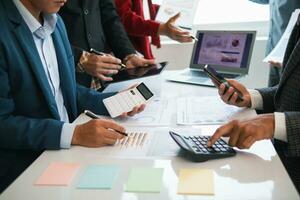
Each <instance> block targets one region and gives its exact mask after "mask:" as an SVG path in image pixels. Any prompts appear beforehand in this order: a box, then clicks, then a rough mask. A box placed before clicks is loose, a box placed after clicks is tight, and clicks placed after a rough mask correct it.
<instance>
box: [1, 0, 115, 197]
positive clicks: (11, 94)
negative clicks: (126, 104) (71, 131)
mask: <svg viewBox="0 0 300 200" xmlns="http://www.w3.org/2000/svg"><path fill="white" fill-rule="evenodd" d="M0 26H1V28H0V192H1V184H2V188H3V187H5V186H3V185H5V184H6V185H7V184H8V183H9V182H11V181H12V180H13V179H14V178H15V177H16V176H18V175H19V173H20V172H21V171H23V170H24V169H25V168H26V167H27V166H28V165H29V164H30V163H31V162H32V161H33V160H34V159H36V158H37V156H38V155H39V154H40V153H41V151H43V150H45V149H50V150H51V149H60V137H61V129H62V125H63V122H61V121H60V117H59V114H58V110H57V106H56V102H55V99H54V96H53V95H52V92H51V89H50V86H49V84H48V80H47V77H46V75H45V72H44V69H43V66H42V62H41V60H40V57H39V54H38V51H37V48H36V46H35V43H34V40H33V37H32V34H31V32H30V30H29V28H28V27H27V25H26V23H25V22H24V20H23V18H22V17H21V15H20V14H19V12H18V10H17V8H16V7H15V5H14V3H13V2H12V1H7V0H0ZM52 37H53V41H54V45H55V49H56V54H57V60H58V66H59V74H60V82H61V89H62V93H63V97H64V103H65V107H66V109H67V112H68V116H69V119H70V121H73V120H74V119H75V118H76V117H77V116H78V114H79V113H81V112H82V111H83V110H84V109H90V110H93V111H94V112H96V113H98V114H107V110H106V109H105V107H104V105H103V103H102V100H103V98H106V97H108V96H111V95H112V94H111V93H110V94H101V93H97V92H95V91H92V90H90V89H87V88H85V87H82V86H79V85H76V81H75V72H74V69H75V67H74V57H73V55H72V50H71V47H70V44H69V40H68V37H67V33H66V29H65V26H64V23H63V21H62V19H61V18H60V17H58V22H57V25H56V29H55V31H54V33H53V34H52ZM5 179H10V180H7V181H6V183H3V182H5V181H3V180H5Z"/></svg>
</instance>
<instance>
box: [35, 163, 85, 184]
mask: <svg viewBox="0 0 300 200" xmlns="http://www.w3.org/2000/svg"><path fill="white" fill-rule="evenodd" d="M79 167H80V165H79V164H74V163H59V162H54V163H52V164H51V165H49V166H48V168H47V169H46V170H45V171H44V173H43V174H42V175H41V176H40V178H39V179H38V180H37V181H36V182H35V185H56V186H67V185H69V184H70V183H71V181H72V179H73V177H74V176H75V175H76V173H77V171H78V170H79Z"/></svg>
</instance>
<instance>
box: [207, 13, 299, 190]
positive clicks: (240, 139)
mask: <svg viewBox="0 0 300 200" xmlns="http://www.w3.org/2000/svg"><path fill="white" fill-rule="evenodd" d="M229 82H230V83H231V84H232V85H233V86H234V87H235V88H237V89H238V90H239V91H241V92H242V94H243V96H244V100H243V101H241V102H238V101H237V97H238V94H237V92H235V90H234V88H233V87H231V88H229V89H228V90H227V91H225V85H224V84H222V85H221V86H220V88H219V94H220V95H221V98H222V99H223V101H224V102H225V103H228V104H231V105H236V106H239V107H251V108H255V109H257V110H258V112H259V113H261V114H259V115H258V116H257V117H255V118H253V119H248V120H246V121H237V120H234V121H231V122H230V123H228V124H226V125H224V126H222V127H220V128H219V129H218V130H217V131H216V132H215V134H214V135H213V136H212V138H211V141H210V142H209V143H208V146H211V145H212V144H213V143H214V142H215V141H216V140H217V139H218V138H220V137H221V136H228V137H230V139H229V144H230V145H231V146H237V147H238V148H241V149H244V148H249V147H250V146H251V145H252V144H253V143H254V142H255V141H258V140H263V139H273V138H274V139H275V141H274V145H275V148H276V150H277V152H278V154H279V156H280V158H281V160H282V162H283V164H284V165H285V167H286V169H287V171H288V173H289V175H290V176H291V179H292V180H293V182H294V184H295V186H296V187H297V189H298V191H300V16H299V17H298V22H297V24H296V26H295V27H294V30H293V32H292V35H291V37H290V40H289V43H288V46H287V50H286V54H285V58H284V62H283V73H282V77H281V80H280V83H279V84H278V85H277V86H274V87H270V88H265V89H259V90H247V89H246V88H245V87H244V86H243V85H241V84H240V83H238V82H236V81H233V80H229Z"/></svg>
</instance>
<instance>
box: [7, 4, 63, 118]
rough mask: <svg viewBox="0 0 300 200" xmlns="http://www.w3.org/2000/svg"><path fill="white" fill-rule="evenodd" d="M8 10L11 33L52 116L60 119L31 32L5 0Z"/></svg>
mask: <svg viewBox="0 0 300 200" xmlns="http://www.w3.org/2000/svg"><path fill="white" fill-rule="evenodd" d="M6 6H7V8H8V11H12V12H7V14H8V17H9V19H10V20H11V22H12V23H13V33H14V34H15V36H16V38H17V40H18V41H19V43H20V46H21V48H22V49H23V51H24V53H25V55H26V57H27V61H28V62H29V65H30V67H31V69H32V71H33V74H34V76H35V78H36V80H37V82H38V83H39V86H40V88H41V91H42V93H43V95H44V96H45V99H46V102H47V104H48V106H49V109H50V111H51V113H52V115H53V117H54V118H56V119H60V117H59V114H58V110H57V106H56V102H55V99H54V97H53V94H52V92H51V88H50V86H49V83H48V80H47V77H46V74H45V71H44V69H43V65H42V62H41V60H40V57H39V54H38V51H37V48H36V46H35V43H34V40H33V37H32V34H31V32H30V30H29V28H28V27H27V25H26V24H25V22H24V21H23V19H22V17H21V15H20V14H19V12H18V10H17V8H16V7H15V6H14V5H13V2H12V1H7V4H6Z"/></svg>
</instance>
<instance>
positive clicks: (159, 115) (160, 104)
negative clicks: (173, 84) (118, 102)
mask: <svg viewBox="0 0 300 200" xmlns="http://www.w3.org/2000/svg"><path fill="white" fill-rule="evenodd" d="M173 104H175V102H174V103H173ZM172 106H174V105H172V102H171V100H166V99H154V100H153V101H152V102H149V103H148V104H147V105H146V108H145V110H144V111H143V112H141V113H139V114H137V115H135V116H133V117H126V118H124V119H120V118H115V119H114V121H116V122H117V123H119V124H121V125H123V126H126V127H128V126H135V127H136V126H169V125H170V124H171V115H172V112H171V111H172V109H173V107H172ZM99 117H100V118H103V119H111V118H110V117H108V116H99ZM89 120H91V118H89V117H87V116H85V115H84V114H81V115H80V116H79V117H78V118H77V119H76V120H75V121H74V122H73V123H75V124H82V123H85V122H88V121H89Z"/></svg>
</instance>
